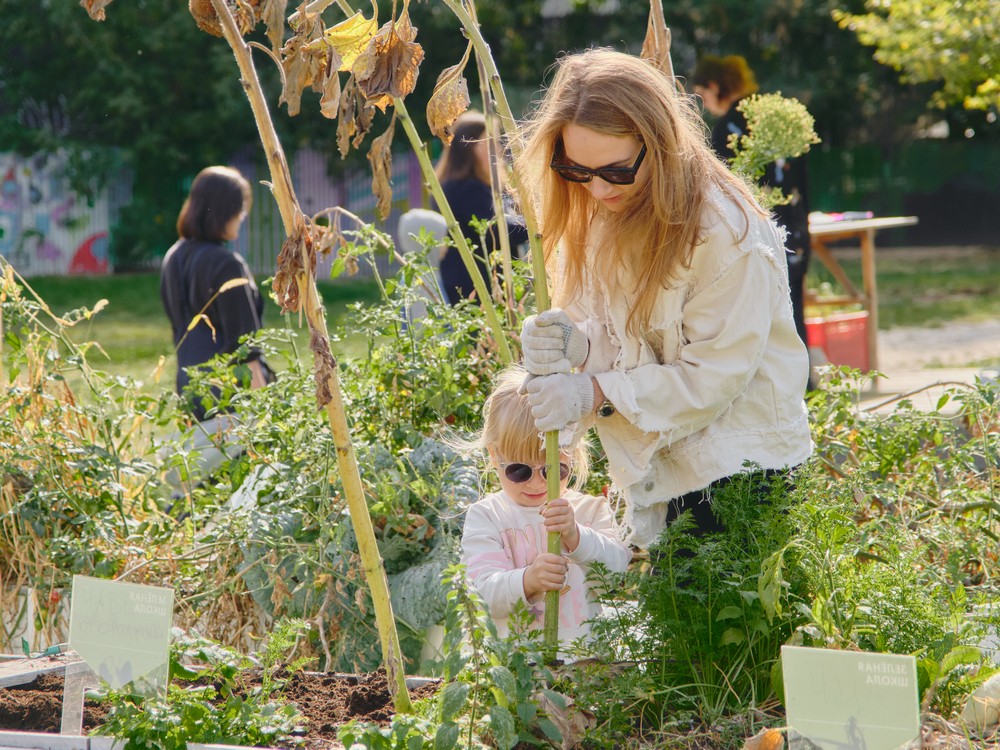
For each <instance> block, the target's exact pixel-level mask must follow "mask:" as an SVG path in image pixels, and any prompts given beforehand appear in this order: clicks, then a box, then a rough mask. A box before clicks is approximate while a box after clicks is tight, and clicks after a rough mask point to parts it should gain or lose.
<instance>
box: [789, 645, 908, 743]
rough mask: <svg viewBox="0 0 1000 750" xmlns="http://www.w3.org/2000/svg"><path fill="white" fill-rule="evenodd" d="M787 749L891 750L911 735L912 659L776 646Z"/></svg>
mask: <svg viewBox="0 0 1000 750" xmlns="http://www.w3.org/2000/svg"><path fill="white" fill-rule="evenodd" d="M781 662H782V675H783V678H784V687H785V711H786V717H787V720H788V725H789V726H790V727H791V728H792V729H793V730H794V733H790V734H789V747H790V748H791V749H792V750H795V748H796V746H798V747H800V748H802V747H818V748H822V750H834V749H836V750H852V749H853V750H894V748H898V747H899V746H900V745H903V744H905V743H907V742H909V741H910V740H912V739H914V738H915V737H916V736H917V733H918V732H919V731H920V709H919V706H918V703H917V662H916V659H914V658H913V657H912V656H901V655H898V654H872V653H865V652H859V651H834V650H830V649H822V648H803V647H800V646H782V647H781Z"/></svg>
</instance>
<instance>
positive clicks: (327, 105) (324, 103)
mask: <svg viewBox="0 0 1000 750" xmlns="http://www.w3.org/2000/svg"><path fill="white" fill-rule="evenodd" d="M339 59H340V56H339V55H338V54H337V52H336V51H335V50H332V49H331V50H330V56H329V58H328V59H327V63H326V72H325V73H324V74H323V80H322V94H323V95H322V96H321V97H320V99H319V111H320V114H321V115H323V117H328V118H329V119H331V120H335V119H336V118H337V115H338V114H339V113H340V73H338V72H337V71H338V70H339V69H340V66H339V65H338V64H337V62H336V61H337V60H339Z"/></svg>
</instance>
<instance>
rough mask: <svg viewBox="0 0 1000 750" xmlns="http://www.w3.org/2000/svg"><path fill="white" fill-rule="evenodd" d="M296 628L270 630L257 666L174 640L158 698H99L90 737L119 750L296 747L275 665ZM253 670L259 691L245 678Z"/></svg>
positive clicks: (293, 716)
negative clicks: (99, 713) (112, 741)
mask: <svg viewBox="0 0 1000 750" xmlns="http://www.w3.org/2000/svg"><path fill="white" fill-rule="evenodd" d="M304 629H305V626H304V623H301V622H294V621H290V620H283V621H280V622H278V623H277V624H276V625H275V628H274V630H273V631H272V633H271V635H270V637H269V639H268V643H267V644H266V646H265V647H264V649H263V651H262V652H261V659H260V662H259V663H258V662H256V661H255V660H253V659H251V658H249V657H247V656H243V655H241V654H239V653H237V652H236V651H234V650H233V649H230V648H227V647H224V646H222V645H220V644H218V643H214V642H212V641H209V640H206V639H204V638H201V637H199V636H181V637H178V638H176V639H175V641H174V643H173V644H172V646H171V651H170V677H171V679H170V683H169V685H168V686H167V693H166V697H165V698H162V697H157V698H148V697H144V696H141V695H136V694H133V693H130V692H128V691H126V690H107V691H104V692H103V693H101V694H99V695H100V697H101V699H102V700H104V701H105V702H107V703H109V704H110V706H111V708H110V711H109V713H108V715H107V717H106V718H105V720H104V723H103V724H101V725H100V726H99V727H98V728H97V729H96V730H95V734H100V735H105V736H110V737H117V738H119V739H121V740H122V741H123V742H124V747H125V749H126V750H183V749H184V748H186V747H187V745H188V743H189V742H203V743H213V742H214V743H225V744H235V745H263V746H272V745H275V744H277V743H282V744H283V745H285V746H293V747H294V746H299V745H301V744H303V743H302V739H301V737H300V736H299V735H301V733H302V732H301V724H302V716H301V714H300V713H299V711H298V709H297V708H296V707H295V706H294V704H290V703H287V702H285V701H284V700H283V699H282V695H281V693H282V689H283V688H284V685H285V683H286V682H287V677H283V676H282V675H281V674H280V673H279V672H280V671H281V670H284V669H285V667H284V665H283V663H282V660H283V659H285V658H286V657H287V655H288V653H289V650H290V648H291V646H292V645H293V644H294V642H295V640H296V638H297V637H298V636H299V635H300V634H301V633H302V632H303V630H304ZM255 666H259V668H260V675H261V681H260V685H255V686H254V685H248V684H247V682H246V678H247V671H248V670H249V669H250V668H252V667H255Z"/></svg>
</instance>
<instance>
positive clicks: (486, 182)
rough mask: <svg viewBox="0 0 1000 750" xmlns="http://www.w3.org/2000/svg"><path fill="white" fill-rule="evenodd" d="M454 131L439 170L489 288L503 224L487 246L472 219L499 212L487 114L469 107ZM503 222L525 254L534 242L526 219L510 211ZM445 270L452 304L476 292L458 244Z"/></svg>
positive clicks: (451, 249)
mask: <svg viewBox="0 0 1000 750" xmlns="http://www.w3.org/2000/svg"><path fill="white" fill-rule="evenodd" d="M454 132H455V137H454V139H453V140H452V142H451V145H450V146H448V147H446V148H445V150H444V153H442V155H441V159H440V161H439V162H438V166H437V169H436V172H437V176H438V179H439V180H440V181H441V187H442V189H443V190H444V195H445V198H447V199H448V204H449V205H450V206H451V210H452V212H454V214H455V220H456V221H457V222H458V225H459V226H460V227H461V228H462V234H464V235H465V237H466V239H467V240H468V241H469V246H470V247H471V248H473V253H474V254H475V256H476V263H477V265H478V266H479V272H480V273H481V274H482V276H483V278H484V279H485V281H486V286H487V288H489V287H490V286H491V282H492V277H493V274H492V272H491V269H490V266H489V263H488V258H489V256H490V253H492V252H493V251H494V250H495V249H497V248H499V247H500V241H499V238H498V236H497V228H496V226H493V227H491V228H490V231H489V232H488V233H487V234H486V247H485V248H482V247H480V245H482V244H483V243H482V240H481V239H480V237H479V233H478V232H477V231H476V230H475V229H473V228H472V225H471V224H470V221H471V220H472V219H473V218H477V219H483V220H486V221H488V220H490V219H492V218H493V216H494V210H493V194H492V192H491V191H490V162H489V151H488V149H487V146H486V118H485V117H484V116H483V115H482V114H480V113H478V112H466V113H465V114H463V115H462V116H461V117H459V118H458V120H456V122H455V131H454ZM501 225H502V226H504V227H505V229H506V231H507V233H508V237H509V238H510V248H511V253H512V254H513V255H514V257H519V256H518V254H517V246H518V245H520V244H522V243H524V242H527V241H528V232H527V230H526V229H525V227H524V224H523V223H522V222H521V221H519V220H518V219H517V218H515V217H513V216H505V217H504V220H503V222H502V224H501ZM440 271H441V282H442V284H443V285H444V292H445V294H446V295H447V297H448V302H449V303H450V304H452V305H454V304H457V303H458V302H459V301H460V300H463V299H469V298H470V297H471V296H472V295H473V294H474V292H475V287H474V286H473V284H472V277H471V276H470V275H469V272H468V270H466V267H465V264H464V263H463V262H462V256H461V255H459V253H458V250H457V249H456V248H454V247H449V248H448V249H447V251H446V252H445V254H444V257H443V258H442V259H441V267H440Z"/></svg>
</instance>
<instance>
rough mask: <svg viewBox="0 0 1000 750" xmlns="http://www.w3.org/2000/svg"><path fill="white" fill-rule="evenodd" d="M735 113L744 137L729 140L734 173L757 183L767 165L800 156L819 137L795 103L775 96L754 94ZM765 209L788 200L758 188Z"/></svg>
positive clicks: (776, 192)
mask: <svg viewBox="0 0 1000 750" xmlns="http://www.w3.org/2000/svg"><path fill="white" fill-rule="evenodd" d="M737 109H738V110H739V111H740V112H741V113H742V114H743V116H744V117H745V118H746V122H747V132H746V133H745V134H744V135H736V134H735V133H734V134H732V135H730V136H729V148H731V149H732V151H733V154H734V155H733V158H732V159H731V160H730V162H731V166H732V168H733V170H734V171H736V172H738V173H740V174H743V175H746V176H747V177H748V178H749V179H750V180H751V181H753V182H754V183H756V180H758V179H759V178H760V177H761V176H762V175H763V174H764V170H765V168H766V167H767V165H768V164H771V163H772V162H774V161H776V160H777V159H790V158H793V157H796V156H801V155H802V154H804V153H805V152H806V151H808V150H809V147H810V146H812V145H813V144H814V143H819V136H817V135H816V131H815V129H814V125H815V123H814V120H813V117H812V115H810V114H809V111H808V110H807V109H806V108H805V105H803V104H802V102H800V101H799V100H798V99H794V98H787V97H784V96H782V95H781V94H780V93H777V94H753V95H751V96H748V97H745V98H744V99H741V100H740V103H739V104H738V105H737ZM758 193H759V197H760V199H761V202H762V203H763V204H764V205H765V206H768V207H770V206H775V205H779V204H783V203H787V202H788V201H789V200H790V199H791V196H786V195H783V194H782V192H781V188H778V187H767V188H762V187H758Z"/></svg>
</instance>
